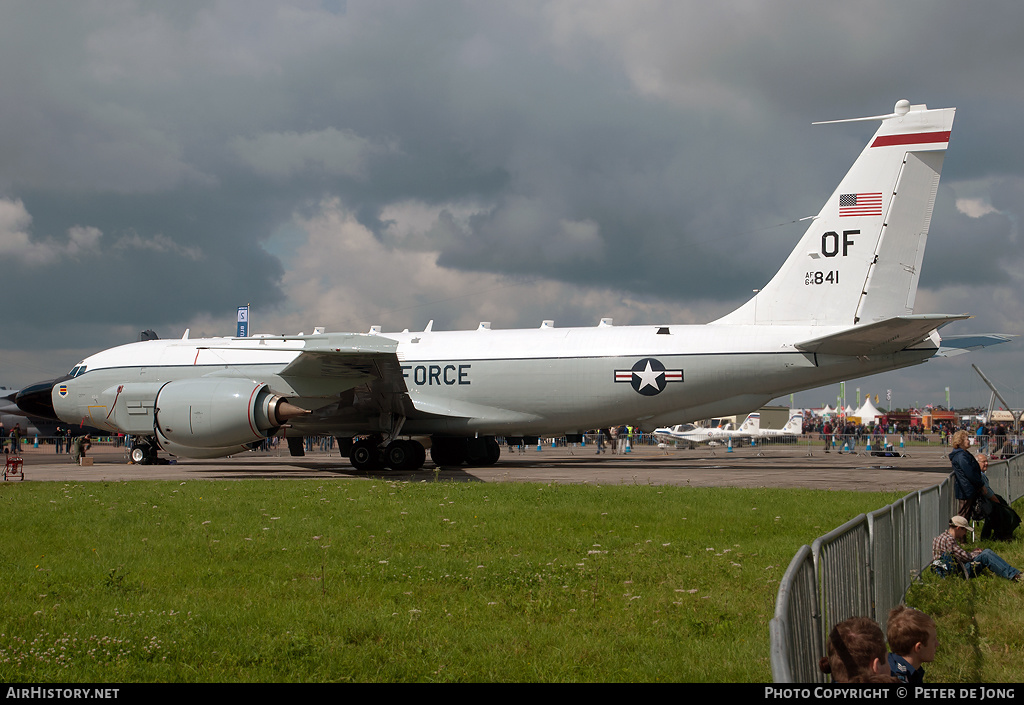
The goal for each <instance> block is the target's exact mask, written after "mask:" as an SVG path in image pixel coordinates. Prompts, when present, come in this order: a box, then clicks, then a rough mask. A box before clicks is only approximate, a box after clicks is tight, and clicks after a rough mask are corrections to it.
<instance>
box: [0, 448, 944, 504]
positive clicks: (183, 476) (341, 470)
mask: <svg viewBox="0 0 1024 705" xmlns="http://www.w3.org/2000/svg"><path fill="white" fill-rule="evenodd" d="M947 452H948V449H947V448H944V447H943V446H940V445H938V444H936V445H933V446H930V447H917V448H912V449H907V450H906V451H904V456H903V457H898V458H896V457H878V456H874V455H870V454H868V453H867V452H865V450H864V449H863V448H861V449H860V450H859V452H854V453H849V452H847V453H838V452H836V451H832V452H830V453H824V452H823V449H822V447H821V443H820V442H819V441H813V442H811V443H804V444H795V445H784V446H782V445H780V446H772V447H768V448H759V447H749V446H744V447H737V448H735V449H734V450H732V451H729V450H727V449H726V448H723V447H718V448H710V447H707V446H701V447H698V448H695V449H693V450H684V449H680V450H677V449H674V448H658V447H656V446H639V447H636V448H634V449H633V450H632V451H631V452H629V453H627V454H619V455H616V454H613V453H611V452H610V451H609V452H605V453H601V454H598V453H597V452H596V451H595V449H594V448H593V446H590V445H588V446H585V447H582V448H581V447H575V448H551V447H549V446H548V447H543V449H542V450H539V451H538V450H537V449H536V447H533V448H526V449H525V450H524V451H523V452H511V453H510V452H508V449H507V448H505V447H502V455H501V459H500V460H499V461H498V463H497V464H496V465H493V466H491V467H486V468H480V467H474V468H469V467H461V468H449V467H445V468H435V467H434V465H433V463H432V462H431V461H430V460H429V458H428V460H427V464H426V467H424V468H423V469H422V470H419V471H416V472H398V471H394V470H383V471H380V472H373V473H360V472H357V471H356V470H355V468H353V467H352V466H351V465H350V464H349V462H348V460H347V459H346V458H342V457H340V456H339V455H338V453H337V451H334V453H333V454H331V453H323V452H319V451H314V452H312V453H309V454H307V455H306V456H304V457H291V456H289V455H288V451H287V449H286V448H285V449H280V450H276V451H270V452H255V451H250V452H247V453H242V454H239V455H236V456H233V457H230V458H218V459H215V460H191V459H182V460H178V461H176V462H171V463H169V464H166V465H164V464H161V465H130V464H128V462H127V457H126V455H125V450H124V448H112V447H109V446H98V445H94V446H93V448H92V449H91V450H90V451H89V457H91V458H92V459H93V462H94V464H93V465H92V466H87V467H80V466H78V465H75V464H73V463H72V462H71V460H70V457H69V456H68V455H66V454H60V455H58V454H56V453H55V452H54V447H53V446H46V445H42V446H40V447H39V448H32V447H28V448H26V449H25V450H24V451H23V452H22V457H23V458H24V461H25V464H24V471H25V480H24V481H26V482H121V481H131V480H179V481H186V480H241V479H255V478H262V479H279V480H290V479H302V478H308V479H343V478H356V479H377V478H386V479H390V480H398V481H406V482H433V481H437V480H448V481H462V482H541V483H551V482H557V483H573V482H575V483H591V484H613V485H620V484H645V485H646V484H650V485H683V486H690V487H787V488H808V489H834V490H863V491H885V490H891V491H904V492H909V491H912V490H917V489H924V488H925V487H930V486H931V485H934V484H936V483H938V482H940V481H941V480H942V479H943V478H944V477H945V476H946V475H948V474H949V472H950V470H951V468H950V464H949V460H948V459H947V457H946V453H947ZM15 481H17V480H15Z"/></svg>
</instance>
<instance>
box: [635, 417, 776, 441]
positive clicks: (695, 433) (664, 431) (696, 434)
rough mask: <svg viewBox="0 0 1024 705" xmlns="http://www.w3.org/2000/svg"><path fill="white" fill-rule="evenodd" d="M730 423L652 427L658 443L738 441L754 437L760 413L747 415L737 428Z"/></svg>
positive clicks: (756, 432)
mask: <svg viewBox="0 0 1024 705" xmlns="http://www.w3.org/2000/svg"><path fill="white" fill-rule="evenodd" d="M731 425H732V424H725V426H721V427H702V426H695V425H694V424H692V423H687V424H676V425H675V426H671V427H667V426H664V427H662V428H656V429H654V439H655V440H656V441H658V442H659V443H673V442H677V441H685V442H687V443H691V444H692V443H711V442H712V441H715V442H727V441H730V440H732V441H738V440H740V439H747V438H750V437H751V436H753V437H756V436H757V434H758V432H759V431H760V428H761V414H760V413H759V412H757V411H755V412H754V413H752V414H750V415H749V416H747V418H746V420H745V421H744V422H743V423H742V424H740V427H739V428H730V426H731Z"/></svg>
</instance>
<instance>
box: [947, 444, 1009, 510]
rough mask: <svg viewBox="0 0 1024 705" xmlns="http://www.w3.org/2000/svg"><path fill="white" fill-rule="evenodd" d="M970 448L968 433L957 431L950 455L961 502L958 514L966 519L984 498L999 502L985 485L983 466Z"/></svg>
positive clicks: (957, 492) (956, 488)
mask: <svg viewBox="0 0 1024 705" xmlns="http://www.w3.org/2000/svg"><path fill="white" fill-rule="evenodd" d="M969 446H970V436H969V435H968V434H967V431H957V432H956V433H954V434H953V452H951V453H950V454H949V462H950V463H951V464H952V465H953V473H954V475H955V476H956V482H955V483H954V484H955V490H956V498H957V499H958V500H960V506H959V508H958V510H957V514H959V515H960V516H962V517H964V518H965V519H970V518H971V517H972V515H973V514H974V506H975V504H977V502H978V501H979V499H981V498H982V497H984V498H986V499H990V500H994V501H996V502H998V501H999V500H998V499H995V493H994V492H992V490H991V488H988V487H987V486H986V485H985V478H983V477H982V476H981V466H980V465H978V461H977V460H975V459H974V456H973V455H971V454H970V453H969V452H968V450H967V448H968V447H969Z"/></svg>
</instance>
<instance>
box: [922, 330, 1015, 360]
mask: <svg viewBox="0 0 1024 705" xmlns="http://www.w3.org/2000/svg"><path fill="white" fill-rule="evenodd" d="M1016 337H1017V336H1015V335H1003V334H1002V333H986V334H981V335H951V336H949V337H948V338H943V339H942V345H941V346H940V347H939V351H938V352H937V353H935V356H936V357H955V356H957V355H963V354H964V353H966V352H970V351H971V350H978V349H980V348H987V347H988V346H990V345H999V344H1000V343H1009V342H1010V341H1011V340H1012V339H1013V338H1016Z"/></svg>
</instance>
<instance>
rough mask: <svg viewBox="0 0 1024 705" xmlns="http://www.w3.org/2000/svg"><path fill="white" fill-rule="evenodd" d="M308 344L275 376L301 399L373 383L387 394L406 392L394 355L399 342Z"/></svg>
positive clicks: (366, 339) (365, 339) (361, 339)
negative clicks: (284, 381)
mask: <svg viewBox="0 0 1024 705" xmlns="http://www.w3.org/2000/svg"><path fill="white" fill-rule="evenodd" d="M325 337H326V338H327V339H325V340H324V341H323V342H319V341H318V342H317V343H315V344H312V345H307V346H306V347H305V348H303V350H302V352H300V353H299V355H298V357H296V358H295V359H294V360H292V361H291V362H290V363H289V364H288V365H287V366H285V367H284V369H282V370H281V371H280V372H279V373H278V374H279V375H280V376H281V377H283V378H285V379H286V380H288V382H289V384H291V386H292V387H293V388H294V389H295V391H296V392H298V393H299V394H300V395H302V396H323V395H324V394H330V393H337V392H340V391H344V390H346V389H351V388H352V387H355V386H358V385H360V384H365V383H366V382H371V381H373V382H375V385H376V386H378V388H379V389H380V391H382V392H384V393H387V394H405V393H406V392H407V391H408V390H407V389H406V386H405V379H404V377H403V376H402V366H401V363H400V362H399V361H398V354H397V352H396V350H397V347H398V342H397V341H394V340H391V339H390V338H384V337H379V336H346V337H344V338H340V337H339V336H325Z"/></svg>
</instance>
